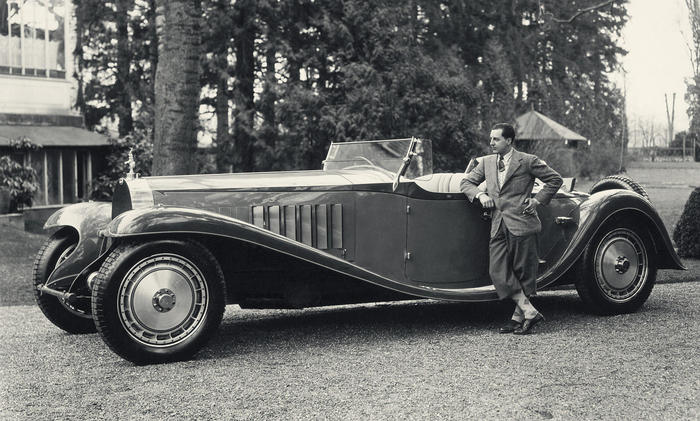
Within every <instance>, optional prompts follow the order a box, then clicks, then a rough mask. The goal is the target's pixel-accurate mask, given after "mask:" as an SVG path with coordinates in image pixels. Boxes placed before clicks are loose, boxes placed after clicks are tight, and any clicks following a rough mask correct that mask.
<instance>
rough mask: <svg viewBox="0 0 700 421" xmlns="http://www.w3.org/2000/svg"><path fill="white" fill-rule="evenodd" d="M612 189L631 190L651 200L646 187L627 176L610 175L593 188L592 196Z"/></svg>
mask: <svg viewBox="0 0 700 421" xmlns="http://www.w3.org/2000/svg"><path fill="white" fill-rule="evenodd" d="M611 189H623V190H630V191H633V192H635V193H637V194H638V195H640V196H642V197H643V198H645V199H647V200H649V194H647V191H646V190H644V187H642V185H641V184H639V183H637V182H636V181H634V180H633V179H631V178H630V177H627V176H626V175H609V176H607V177H604V178H602V179H601V180H599V181H598V182H597V183H595V184H594V185H593V187H591V194H593V193H598V192H599V191H603V190H611Z"/></svg>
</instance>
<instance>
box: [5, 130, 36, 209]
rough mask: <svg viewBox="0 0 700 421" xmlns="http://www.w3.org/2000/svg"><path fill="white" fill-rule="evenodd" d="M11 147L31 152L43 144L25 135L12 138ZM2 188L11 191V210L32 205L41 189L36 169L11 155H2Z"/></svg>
mask: <svg viewBox="0 0 700 421" xmlns="http://www.w3.org/2000/svg"><path fill="white" fill-rule="evenodd" d="M10 148H12V149H13V151H17V152H24V153H29V151H33V150H37V149H39V148H41V146H39V145H36V144H34V143H32V141H31V140H29V138H27V137H24V136H23V137H20V138H19V139H11V140H10ZM0 188H5V189H7V190H8V191H9V193H10V198H11V203H10V212H16V211H20V210H22V209H24V207H25V206H31V205H32V200H33V199H34V193H36V192H37V191H38V190H39V183H38V181H37V175H36V171H35V170H34V168H32V167H31V166H30V165H23V164H20V163H19V162H16V161H15V160H13V159H12V158H11V157H9V156H2V157H0Z"/></svg>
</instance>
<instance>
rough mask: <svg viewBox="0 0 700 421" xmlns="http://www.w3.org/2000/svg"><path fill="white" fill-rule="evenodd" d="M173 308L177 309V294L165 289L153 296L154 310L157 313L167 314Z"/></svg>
mask: <svg viewBox="0 0 700 421" xmlns="http://www.w3.org/2000/svg"><path fill="white" fill-rule="evenodd" d="M173 307H175V293H173V292H172V291H170V290H169V289H167V288H163V289H161V290H160V291H158V292H156V294H155V295H154V296H153V308H155V309H156V311H159V312H161V313H165V312H167V311H170V310H172V309H173Z"/></svg>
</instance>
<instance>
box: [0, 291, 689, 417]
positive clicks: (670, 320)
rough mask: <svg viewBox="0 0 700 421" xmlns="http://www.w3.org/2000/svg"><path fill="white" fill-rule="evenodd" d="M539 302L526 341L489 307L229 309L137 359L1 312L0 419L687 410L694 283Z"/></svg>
mask: <svg viewBox="0 0 700 421" xmlns="http://www.w3.org/2000/svg"><path fill="white" fill-rule="evenodd" d="M535 300H536V305H537V306H538V307H539V308H541V310H542V311H543V313H544V314H545V315H546V316H547V317H548V320H547V322H546V323H545V324H543V325H542V326H538V328H537V329H538V333H537V334H535V335H531V336H527V337H519V336H515V335H499V334H498V333H496V331H495V329H496V328H497V327H498V326H499V325H500V323H501V322H502V321H503V320H505V319H506V318H507V317H508V315H509V311H510V307H508V306H505V305H501V304H494V303H488V304H470V305H467V304H451V303H439V302H432V301H416V302H407V303H400V304H398V303H397V304H374V305H366V306H342V307H331V308H325V309H311V310H302V311H292V310H288V311H260V310H257V311H249V310H240V309H239V308H238V307H237V306H229V307H228V309H227V313H226V315H225V318H224V321H223V324H222V326H221V329H220V331H219V335H218V336H217V337H216V338H215V339H214V340H213V341H212V342H211V343H210V345H209V346H208V347H207V348H205V349H204V350H203V351H202V352H201V353H200V354H198V356H197V358H196V359H195V360H193V361H188V362H182V363H174V364H167V365H155V366H146V367H136V366H133V365H131V364H130V363H128V362H126V361H124V360H122V359H120V358H118V357H117V356H116V355H114V354H112V353H111V352H110V351H109V350H108V349H107V347H106V346H105V345H104V344H103V343H102V341H101V340H100V338H99V336H97V335H96V334H93V335H80V336H79V335H68V334H64V333H62V332H61V331H59V330H58V329H56V328H54V327H53V326H52V325H50V323H49V322H48V321H47V320H46V319H45V318H44V317H43V316H42V315H41V314H40V312H39V310H38V309H37V308H36V307H34V306H12V307H0V361H2V365H0V419H13V420H14V419H110V420H111V419H165V418H171V417H174V418H175V419H194V418H196V419H234V418H235V419H302V418H303V419H309V418H313V419H317V418H323V419H326V418H329V419H365V418H370V419H397V418H405V419H422V418H429V419H433V418H460V419H464V418H488V419H496V418H498V419H515V418H519V419H620V418H621V419H697V418H698V409H699V408H700V399H699V397H700V367H699V363H700V357H699V356H698V348H699V346H698V345H700V343H699V341H698V337H699V336H700V329H699V328H698V324H697V321H698V320H700V310H699V307H700V291H699V288H698V284H697V283H674V284H664V285H657V287H656V288H655V289H654V291H653V293H652V295H651V298H650V299H649V301H648V302H647V304H646V305H645V306H644V307H643V308H642V310H641V311H640V312H638V313H635V314H630V315H622V316H615V317H597V316H591V315H588V314H585V313H583V310H582V308H581V305H580V301H579V299H578V297H577V296H576V293H575V292H574V291H553V292H545V293H542V294H541V296H540V297H538V298H536V299H535Z"/></svg>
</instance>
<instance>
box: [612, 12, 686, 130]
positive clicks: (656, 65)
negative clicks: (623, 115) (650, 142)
mask: <svg viewBox="0 0 700 421" xmlns="http://www.w3.org/2000/svg"><path fill="white" fill-rule="evenodd" d="M628 12H629V15H630V19H629V21H628V23H627V25H626V26H625V28H624V30H623V34H622V35H623V45H624V47H625V48H626V49H627V51H629V53H628V54H627V56H626V57H624V58H623V63H624V68H625V70H627V113H628V117H629V118H630V125H631V126H634V125H636V124H637V121H638V120H639V119H640V118H641V119H642V120H645V121H650V120H653V121H654V122H655V123H656V124H655V131H661V130H666V129H665V128H666V126H667V123H666V122H667V119H666V107H665V105H664V93H667V94H669V105H670V101H671V96H672V94H673V92H675V93H676V117H675V124H674V129H675V130H674V131H675V132H678V131H681V130H686V129H687V128H688V115H687V112H686V111H687V107H688V106H687V104H686V103H685V100H684V99H683V97H684V95H685V82H684V81H685V78H687V77H690V76H691V75H692V68H691V64H690V58H689V53H688V47H687V45H686V41H685V39H684V36H683V35H682V34H681V30H682V31H683V33H684V34H685V36H686V37H690V29H689V23H688V11H687V9H686V6H685V1H684V0H630V1H629V3H628ZM688 39H689V40H690V38H688ZM616 79H617V80H618V83H620V87H622V81H621V78H616ZM632 129H634V127H631V128H630V130H632ZM630 140H631V141H633V139H632V138H631V139H630Z"/></svg>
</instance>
